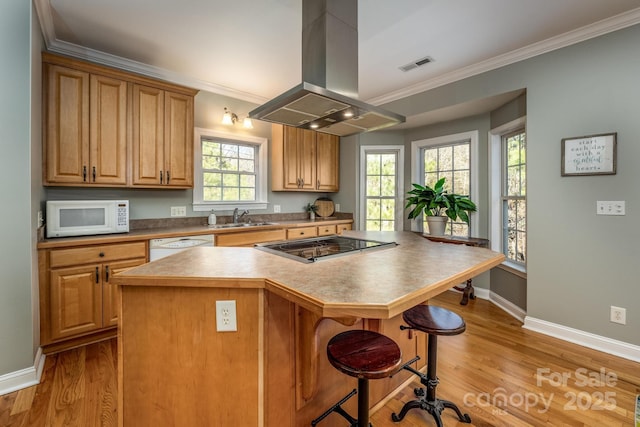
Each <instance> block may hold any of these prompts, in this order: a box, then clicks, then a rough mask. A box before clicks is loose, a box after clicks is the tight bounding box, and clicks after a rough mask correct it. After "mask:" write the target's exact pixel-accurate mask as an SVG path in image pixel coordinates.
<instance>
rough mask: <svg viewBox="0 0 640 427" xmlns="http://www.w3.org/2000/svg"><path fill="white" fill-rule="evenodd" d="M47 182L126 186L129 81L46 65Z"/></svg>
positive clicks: (45, 176) (45, 130) (45, 134)
mask: <svg viewBox="0 0 640 427" xmlns="http://www.w3.org/2000/svg"><path fill="white" fill-rule="evenodd" d="M43 81H44V84H45V91H44V97H45V101H44V108H45V112H44V121H45V126H44V136H45V147H46V149H45V150H44V157H45V165H46V167H45V174H44V182H45V184H56V185H101V186H104V185H109V186H124V185H126V184H127V115H126V114H127V83H126V82H125V81H122V80H118V79H114V78H110V77H105V76H100V75H95V74H90V73H88V72H84V71H78V70H74V69H71V68H68V67H63V66H59V65H52V64H46V63H45V64H44V78H43Z"/></svg>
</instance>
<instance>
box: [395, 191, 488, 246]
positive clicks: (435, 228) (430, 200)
mask: <svg viewBox="0 0 640 427" xmlns="http://www.w3.org/2000/svg"><path fill="white" fill-rule="evenodd" d="M444 182H445V178H441V179H439V180H438V182H436V185H434V187H433V188H431V187H429V186H422V185H420V184H411V185H413V190H411V191H409V192H408V193H407V194H409V195H410V197H408V198H407V204H406V206H405V209H409V208H411V211H410V212H409V219H414V218H417V217H418V216H420V214H422V213H424V214H425V216H426V217H425V218H426V220H427V224H428V225H429V234H431V235H433V236H442V235H443V234H444V229H445V227H446V225H447V221H448V219H449V218H451V219H452V220H453V221H456V220H457V219H458V218H460V220H462V221H463V222H466V223H467V225H468V224H469V213H471V212H475V211H476V210H477V208H476V205H475V203H473V202H472V201H471V199H469V196H462V195H460V194H454V193H449V192H448V191H447V190H445V189H444Z"/></svg>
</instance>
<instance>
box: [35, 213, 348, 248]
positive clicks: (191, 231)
mask: <svg viewBox="0 0 640 427" xmlns="http://www.w3.org/2000/svg"><path fill="white" fill-rule="evenodd" d="M269 222H270V223H271V225H261V226H256V227H237V228H235V227H234V228H215V226H208V225H194V226H185V227H163V228H149V229H140V230H133V231H130V232H128V233H120V234H105V235H96V236H81V237H60V238H53V239H43V240H41V241H40V242H38V249H50V248H57V247H67V246H78V245H93V244H108V243H123V242H131V241H140V240H149V239H160V238H165V237H182V236H198V235H205V234H231V233H244V232H250V231H258V230H277V229H281V228H291V227H310V226H314V225H315V226H322V225H332V224H344V223H352V222H353V220H352V219H316V220H315V221H311V220H308V219H306V220H299V219H298V220H284V221H269Z"/></svg>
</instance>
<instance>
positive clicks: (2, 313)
mask: <svg viewBox="0 0 640 427" xmlns="http://www.w3.org/2000/svg"><path fill="white" fill-rule="evenodd" d="M30 13H31V2H26V1H24V0H4V1H2V2H0V56H1V57H2V67H0V93H1V94H2V98H1V99H0V129H2V141H1V147H2V155H1V156H0V194H2V199H3V207H4V209H3V210H2V214H0V215H1V216H0V217H1V218H2V221H0V230H1V235H2V239H3V241H4V244H3V245H1V246H0V348H1V349H2V351H1V352H0V375H2V374H6V373H9V372H14V371H17V370H20V369H25V368H28V367H32V366H33V362H34V336H33V334H34V324H33V318H32V273H33V271H34V265H33V263H34V262H35V260H34V258H33V257H34V251H33V248H34V241H35V239H34V237H33V235H32V233H34V230H35V222H34V221H33V218H34V209H32V206H31V198H30V197H28V196H26V195H27V194H31V191H32V189H31V139H30V138H31V136H30V130H31V124H30V121H29V120H30V119H29V117H30V115H31V102H30V100H31V83H30V82H31V79H30V76H31V70H30V61H31V58H30V54H29V52H30V51H31V47H30V40H31V15H30Z"/></svg>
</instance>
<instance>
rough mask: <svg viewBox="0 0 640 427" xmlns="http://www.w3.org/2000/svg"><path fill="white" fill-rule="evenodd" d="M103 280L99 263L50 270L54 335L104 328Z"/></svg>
mask: <svg viewBox="0 0 640 427" xmlns="http://www.w3.org/2000/svg"><path fill="white" fill-rule="evenodd" d="M101 283H102V281H101V266H100V265H99V264H94V265H86V266H82V267H72V268H62V269H57V270H51V273H50V281H49V286H50V288H49V291H50V298H51V313H50V315H51V319H50V327H51V339H53V340H56V339H59V338H63V337H67V336H70V335H77V334H82V333H86V332H91V331H94V330H97V329H100V328H101V326H102V288H101Z"/></svg>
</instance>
